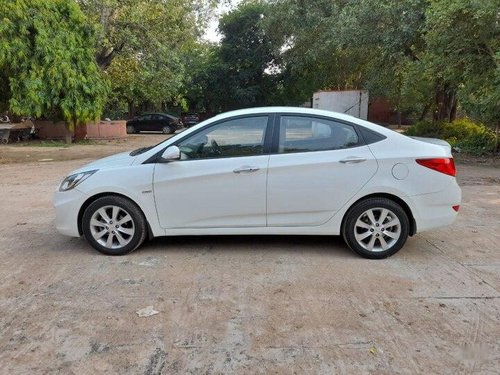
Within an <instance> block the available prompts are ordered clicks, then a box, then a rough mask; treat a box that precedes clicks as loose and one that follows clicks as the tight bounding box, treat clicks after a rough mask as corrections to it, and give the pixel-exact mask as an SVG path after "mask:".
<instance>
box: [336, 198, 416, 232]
mask: <svg viewBox="0 0 500 375" xmlns="http://www.w3.org/2000/svg"><path fill="white" fill-rule="evenodd" d="M369 198H386V199H390V200H392V201H394V202H396V203H397V204H399V205H400V206H401V208H402V209H403V210H404V211H405V213H406V215H407V216H408V221H409V222H410V230H409V233H408V235H409V236H413V235H414V234H415V233H417V222H416V221H415V216H414V215H413V212H412V210H411V208H410V206H408V204H407V203H406V202H405V201H404V200H403V199H401V198H400V197H398V196H397V195H394V194H390V193H372V194H368V195H365V196H364V197H361V198H359V199H358V200H357V201H355V202H354V203H353V204H351V206H350V207H349V209H348V210H347V211H346V212H345V213H344V216H343V217H342V223H341V225H340V230H341V233H343V232H344V222H345V220H346V217H347V215H348V214H349V212H350V211H351V208H353V207H354V206H355V205H356V204H358V203H359V202H362V201H364V200H366V199H369Z"/></svg>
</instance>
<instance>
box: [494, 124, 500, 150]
mask: <svg viewBox="0 0 500 375" xmlns="http://www.w3.org/2000/svg"><path fill="white" fill-rule="evenodd" d="M499 130H500V124H499V123H498V122H497V125H496V126H495V135H496V138H495V153H497V152H498V151H500V149H499V148H498V146H499V144H498V131H499Z"/></svg>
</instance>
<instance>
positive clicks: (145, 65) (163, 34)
mask: <svg viewBox="0 0 500 375" xmlns="http://www.w3.org/2000/svg"><path fill="white" fill-rule="evenodd" d="M78 2H79V3H80V5H81V7H82V9H83V11H84V12H85V13H86V14H87V16H88V17H89V19H90V20H91V21H92V22H93V23H94V24H95V25H96V27H97V29H98V31H99V32H98V37H97V39H96V51H97V52H96V60H97V63H98V65H99V66H100V67H101V69H102V70H104V71H105V72H106V74H107V76H108V77H109V79H110V82H111V85H112V86H111V88H112V90H111V91H112V97H111V98H110V103H109V104H108V108H110V109H111V111H113V110H115V111H114V112H116V108H123V107H126V106H128V108H129V115H132V114H133V112H134V110H135V108H136V107H140V106H146V107H153V108H154V109H164V107H165V105H166V103H169V102H173V101H178V100H179V98H178V96H179V93H180V92H181V91H182V86H183V84H184V82H185V81H186V76H187V73H186V70H185V59H186V56H187V55H189V54H190V53H191V50H192V49H195V48H196V44H197V43H196V39H197V36H198V35H199V33H200V26H202V25H204V24H205V20H206V15H209V14H210V12H209V11H210V9H211V8H212V7H213V5H214V3H215V1H214V0H188V1H186V0H169V1H162V0H141V1H137V0H105V1H101V0H79V1H78Z"/></svg>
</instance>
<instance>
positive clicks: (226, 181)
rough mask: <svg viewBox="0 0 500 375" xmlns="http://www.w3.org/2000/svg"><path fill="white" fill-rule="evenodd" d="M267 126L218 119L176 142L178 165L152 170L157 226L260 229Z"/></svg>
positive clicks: (252, 120)
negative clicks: (179, 155)
mask: <svg viewBox="0 0 500 375" xmlns="http://www.w3.org/2000/svg"><path fill="white" fill-rule="evenodd" d="M268 122H269V119H268V116H267V115H264V116H251V117H237V118H232V119H226V120H221V121H220V122H217V123H214V124H211V125H208V126H207V127H206V128H203V129H201V130H200V131H198V132H196V133H194V134H189V135H187V136H186V137H185V138H183V139H181V140H180V141H178V142H177V143H176V145H177V146H178V147H179V148H180V150H181V160H179V161H174V162H170V163H157V164H156V166H155V171H154V194H155V201H156V207H157V211H158V217H159V220H160V224H161V226H162V227H163V228H171V229H173V228H227V227H260V226H265V225H266V182H267V166H268V162H269V155H268V153H267V151H266V150H265V147H264V145H265V139H266V137H267V133H268V132H267V130H268V126H269V125H268Z"/></svg>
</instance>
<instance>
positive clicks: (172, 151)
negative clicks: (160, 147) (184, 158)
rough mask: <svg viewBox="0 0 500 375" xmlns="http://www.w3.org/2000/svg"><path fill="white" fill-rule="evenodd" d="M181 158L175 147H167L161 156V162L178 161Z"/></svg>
mask: <svg viewBox="0 0 500 375" xmlns="http://www.w3.org/2000/svg"><path fill="white" fill-rule="evenodd" d="M180 158H181V150H179V147H177V146H170V147H167V149H166V150H165V151H163V154H162V155H161V161H162V162H164V163H168V162H169V161H174V160H179V159H180Z"/></svg>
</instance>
